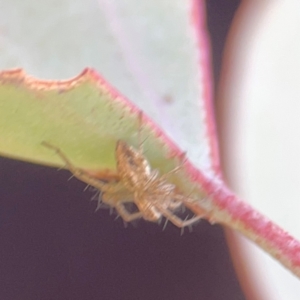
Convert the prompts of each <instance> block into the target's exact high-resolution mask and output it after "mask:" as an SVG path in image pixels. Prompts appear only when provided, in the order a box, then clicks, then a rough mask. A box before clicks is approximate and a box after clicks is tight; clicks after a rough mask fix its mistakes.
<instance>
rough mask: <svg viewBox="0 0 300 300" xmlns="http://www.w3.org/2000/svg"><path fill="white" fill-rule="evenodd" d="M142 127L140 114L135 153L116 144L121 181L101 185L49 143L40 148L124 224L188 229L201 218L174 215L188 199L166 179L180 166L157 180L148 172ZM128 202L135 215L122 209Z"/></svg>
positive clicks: (129, 148)
mask: <svg viewBox="0 0 300 300" xmlns="http://www.w3.org/2000/svg"><path fill="white" fill-rule="evenodd" d="M141 124H142V113H140V114H139V131H138V138H139V147H138V149H135V148H134V147H132V146H129V145H128V144H127V143H126V142H125V141H123V140H118V141H117V144H116V150H115V155H116V162H117V174H118V177H119V178H120V180H118V181H114V182H103V181H101V180H100V179H99V178H97V177H94V176H92V175H91V174H89V173H88V172H87V171H85V170H82V169H80V168H77V167H75V166H74V165H73V164H72V163H71V161H70V160H69V159H68V157H67V156H66V155H65V154H64V153H63V152H62V151H61V150H60V149H59V148H58V147H56V146H53V145H52V144H50V143H48V142H42V144H43V145H44V146H46V147H48V148H50V149H52V150H54V151H55V152H56V154H57V155H58V156H59V157H60V158H61V159H62V161H63V162H64V163H65V165H66V167H67V169H69V171H70V172H71V173H73V176H75V177H76V178H78V179H79V180H81V181H83V182H85V183H87V184H88V185H90V186H93V187H95V188H96V189H98V190H99V191H101V194H102V201H103V203H105V204H108V205H109V206H111V207H114V208H115V209H116V211H117V213H118V214H119V215H120V216H121V217H122V219H123V220H124V221H125V222H131V221H133V220H136V219H140V218H143V219H145V220H147V221H151V222H158V221H160V219H161V218H162V217H165V218H166V219H167V220H169V221H170V222H171V223H173V224H174V225H175V226H177V227H180V228H183V227H186V226H190V225H191V224H193V223H195V222H197V221H198V220H199V219H200V218H201V217H200V216H196V217H193V218H191V219H189V220H182V219H181V218H179V217H178V216H176V215H175V214H174V213H173V211H174V210H176V209H177V208H179V207H180V206H181V205H182V204H183V202H184V201H186V198H187V197H186V196H184V195H182V194H181V193H179V192H177V191H176V186H175V185H174V184H171V183H169V182H168V181H167V177H168V176H169V175H170V174H171V173H176V172H177V171H178V170H179V169H180V168H181V167H182V165H180V166H178V167H176V168H174V169H173V170H171V171H170V172H168V173H166V174H164V175H162V176H159V172H158V170H151V167H150V164H149V162H148V160H147V159H146V158H145V156H144V155H143V149H142V143H141V142H140V135H141V134H140V132H141ZM130 202H131V203H134V204H135V205H136V206H137V208H138V211H137V212H134V213H130V212H129V211H128V210H127V209H126V208H125V206H124V204H125V203H130Z"/></svg>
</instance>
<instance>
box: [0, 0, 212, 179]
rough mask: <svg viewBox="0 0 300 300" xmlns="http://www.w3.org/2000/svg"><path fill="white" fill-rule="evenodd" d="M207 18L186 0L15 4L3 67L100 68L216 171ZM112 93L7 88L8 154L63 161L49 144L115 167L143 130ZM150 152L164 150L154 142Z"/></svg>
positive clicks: (7, 19)
mask: <svg viewBox="0 0 300 300" xmlns="http://www.w3.org/2000/svg"><path fill="white" fill-rule="evenodd" d="M199 13H201V7H200V6H199V7H198V6H196V2H195V1H181V0H175V1H174V0H163V1H160V0H159V1H158V0H155V1H138V0H129V1H126V2H124V1H110V0H99V1H98V2H97V1H92V0H88V1H79V0H73V1H69V0H65V1H54V0H45V1H43V2H42V3H41V2H40V1H37V0H26V1H20V0H12V1H7V2H5V3H4V4H2V6H1V11H0V15H1V18H0V28H1V29H2V30H1V32H2V37H1V39H0V47H1V48H0V49H1V57H0V68H2V69H4V68H19V67H22V68H24V69H25V70H26V72H28V74H31V75H33V76H35V77H39V78H49V79H52V78H56V79H65V78H70V77H73V76H75V75H76V74H78V73H80V72H81V71H82V69H84V68H85V67H86V66H91V67H92V68H94V69H96V70H97V71H98V72H100V73H101V74H102V75H103V76H104V78H105V79H106V81H108V82H109V83H110V84H112V85H113V86H115V87H116V88H117V89H118V90H119V91H120V93H121V94H123V95H124V96H125V97H127V98H128V99H130V101H133V102H134V103H135V104H136V105H138V106H139V107H140V108H141V109H142V110H143V111H144V112H145V113H146V114H147V115H149V116H150V117H151V118H152V119H153V120H154V121H155V122H156V123H157V124H158V125H159V126H160V127H161V128H162V129H163V130H164V131H165V132H166V133H167V134H168V136H169V137H171V139H172V140H174V141H175V142H176V144H178V145H179V146H180V148H181V149H182V150H183V151H186V152H187V156H188V157H189V158H190V159H191V160H192V161H193V163H194V164H195V165H196V166H198V167H199V168H201V169H202V170H204V171H206V172H208V173H210V174H213V173H214V171H215V169H216V168H215V166H214V165H215V164H217V162H216V161H217V155H214V154H213V152H216V149H215V148H214V141H215V136H214V135H213V133H214V125H213V121H212V119H213V116H212V115H211V114H209V111H208V110H209V107H210V105H211V103H209V100H210V99H209V85H208V75H207V68H206V64H207V62H208V61H207V57H206V55H207V45H206V43H205V33H204V31H202V32H198V31H197V29H196V28H197V26H200V25H202V24H201V23H200V21H199V20H200V18H198V17H199ZM201 22H202V21H201ZM199 28H200V27H199ZM202 29H203V28H202ZM200 30H201V29H200ZM199 46H200V47H199ZM105 93H106V91H105V90H104V91H102V90H101V88H100V90H99V89H98V88H97V87H96V85H95V84H94V83H93V82H89V80H88V79H87V80H86V81H84V82H83V83H81V84H80V85H77V86H76V87H74V88H73V89H68V90H66V91H64V90H60V89H57V90H55V88H54V89H52V91H49V92H45V93H42V92H40V91H38V92H35V91H32V90H30V89H27V88H26V87H25V86H22V85H20V86H18V87H17V88H16V89H15V90H14V88H13V86H12V85H10V87H7V86H3V87H2V88H1V92H0V105H1V110H2V112H1V119H2V121H1V127H0V135H1V136H2V137H1V141H2V142H1V144H2V145H1V146H0V152H1V153H2V154H3V155H8V156H11V157H18V158H20V159H25V160H29V161H39V162H44V163H47V164H51V163H57V162H58V160H57V158H55V156H52V157H50V156H49V155H48V154H47V153H46V152H47V151H46V150H45V149H44V150H38V147H39V144H40V142H41V141H42V140H49V141H50V142H52V143H55V144H57V146H59V147H61V148H63V150H64V151H65V152H67V153H68V154H70V155H71V156H72V157H74V159H75V162H76V164H78V165H79V166H81V167H88V168H93V169H96V168H98V167H101V168H111V167H112V166H113V164H114V154H113V144H114V143H115V141H116V140H117V139H119V138H124V139H126V140H127V139H130V142H132V143H133V144H136V130H137V127H136V121H135V120H133V119H136V116H135V117H134V118H133V117H132V118H131V119H128V120H127V121H120V118H121V114H122V113H121V111H120V109H121V108H120V107H118V108H116V107H113V108H110V104H109V103H110V100H111V96H108V97H107V98H105V96H104V94H105ZM116 103H117V102H116ZM116 105H117V104H116ZM118 105H119V104H118ZM121 106H122V105H121ZM4 110H5V111H7V112H4ZM92 110H93V111H92ZM12 111H15V113H13V112H12ZM125 111H126V109H125ZM125 114H126V113H125ZM127 117H128V116H127V115H126V116H125V119H126V118H127ZM6 126H8V128H6ZM119 129H121V130H119ZM12 132H14V134H12ZM21 132H24V134H23V133H22V134H21ZM25 132H27V135H25ZM148 134H149V132H147V129H145V130H144V136H145V137H147V135H148ZM14 136H15V139H16V140H15V141H14ZM104 137H105V138H104ZM147 138H148V137H147ZM71 141H72V142H71ZM70 143H72V145H73V146H70ZM147 145H148V146H147V147H149V146H151V147H152V149H153V152H155V150H154V149H155V147H156V144H155V143H154V142H153V140H151V138H150V139H149V140H148V142H147ZM147 151H148V152H147V155H150V156H151V155H153V156H155V155H156V154H154V153H153V154H151V153H152V151H151V150H147ZM102 155H103V157H105V158H101V157H102ZM157 164H158V162H157Z"/></svg>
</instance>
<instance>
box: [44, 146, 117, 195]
mask: <svg viewBox="0 0 300 300" xmlns="http://www.w3.org/2000/svg"><path fill="white" fill-rule="evenodd" d="M42 145H43V146H45V147H47V148H49V149H52V150H54V151H55V153H56V154H57V155H58V156H59V157H60V158H61V160H62V161H63V162H64V163H65V164H66V167H67V168H68V170H69V171H70V172H71V173H72V174H73V176H74V177H76V178H78V179H79V180H81V181H83V182H85V183H87V184H88V185H91V186H93V187H95V188H97V189H98V190H101V191H103V192H112V193H114V192H117V191H118V190H119V189H120V185H119V184H118V183H115V184H112V183H104V182H102V181H100V180H99V179H96V178H95V177H93V176H91V175H90V174H89V173H88V172H86V171H84V170H82V169H80V168H77V167H75V166H74V165H73V164H72V163H71V161H70V160H69V159H68V158H67V156H66V155H65V154H64V153H63V152H62V151H61V150H60V149H59V148H58V147H55V146H53V145H51V144H50V143H47V142H42Z"/></svg>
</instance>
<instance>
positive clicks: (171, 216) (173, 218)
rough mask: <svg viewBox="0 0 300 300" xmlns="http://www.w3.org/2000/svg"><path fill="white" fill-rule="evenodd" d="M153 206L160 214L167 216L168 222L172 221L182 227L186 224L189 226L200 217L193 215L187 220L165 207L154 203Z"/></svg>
mask: <svg viewBox="0 0 300 300" xmlns="http://www.w3.org/2000/svg"><path fill="white" fill-rule="evenodd" d="M155 207H156V208H157V209H158V210H159V211H160V212H161V214H162V215H163V216H164V217H165V218H167V219H168V220H169V221H170V222H172V223H173V224H174V225H175V226H177V227H179V228H184V227H186V226H190V225H191V224H194V223H196V222H197V221H199V220H200V219H201V217H200V216H196V217H193V218H191V219H189V220H182V219H180V218H179V217H177V216H176V215H174V214H172V213H171V212H170V211H169V210H168V209H165V208H163V207H161V206H159V205H155Z"/></svg>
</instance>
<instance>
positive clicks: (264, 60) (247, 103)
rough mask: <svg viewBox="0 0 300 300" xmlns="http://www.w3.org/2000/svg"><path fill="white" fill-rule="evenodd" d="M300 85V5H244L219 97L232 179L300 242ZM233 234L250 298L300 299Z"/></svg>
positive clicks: (289, 279) (275, 268)
mask: <svg viewBox="0 0 300 300" xmlns="http://www.w3.org/2000/svg"><path fill="white" fill-rule="evenodd" d="M299 83H300V2H299V1H292V0H291V1H266V0H264V1H262V0H261V1H244V2H243V3H242V5H241V7H240V8H239V10H238V12H237V14H236V17H235V20H234V22H233V25H232V28H231V32H230V34H229V38H228V41H227V46H226V50H225V55H224V65H223V69H222V74H221V82H220V88H219V91H218V95H217V98H218V101H217V105H218V109H217V110H218V123H219V124H218V128H219V135H220V145H221V156H222V164H223V170H224V176H225V177H226V180H227V182H228V184H229V186H230V187H231V188H232V189H233V190H234V191H235V192H236V193H237V194H238V195H239V196H240V197H241V198H242V199H245V200H246V201H248V202H249V203H250V204H251V205H253V206H254V207H255V208H257V209H258V210H259V211H261V212H262V213H264V214H265V215H267V216H268V217H269V218H270V219H272V220H273V221H274V222H275V223H277V224H278V225H279V226H282V227H283V228H284V229H285V230H287V231H288V232H289V233H291V234H292V235H293V236H295V237H296V238H298V239H300V222H299V212H300V184H299V182H300V157H299V154H300V84H299ZM229 236H230V237H229V238H230V240H231V241H232V243H231V248H232V252H233V254H234V257H235V265H236V268H237V269H238V272H239V275H240V276H241V279H242V280H241V282H242V285H243V288H244V290H245V291H246V293H247V295H248V298H249V299H250V300H252V299H264V300H269V299H270V300H281V299H288V300H298V299H299V295H300V283H299V279H297V278H296V277H295V276H294V275H292V274H291V273H290V272H289V271H287V270H285V269H284V268H283V267H282V266H281V265H279V264H278V262H276V261H275V260H274V259H272V258H271V257H269V255H268V254H265V253H264V252H263V251H262V250H260V249H258V248H257V247H256V246H255V245H253V244H252V243H251V242H249V241H247V240H246V239H244V238H241V237H240V236H239V235H238V234H233V233H230V234H229ZM234 248H235V250H234ZM243 280H244V283H243ZM251 281H253V285H251V288H250V285H249V282H251ZM251 289H252V290H251ZM253 289H255V291H253Z"/></svg>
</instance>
